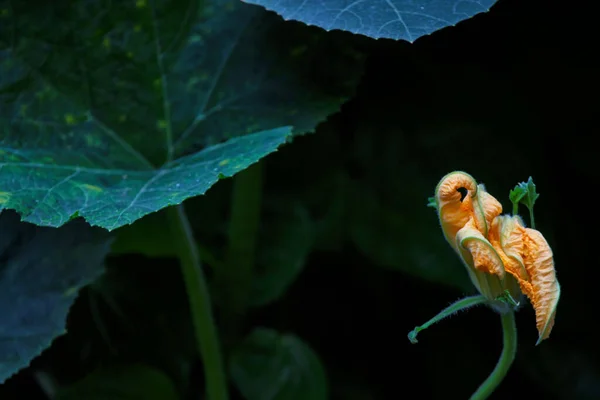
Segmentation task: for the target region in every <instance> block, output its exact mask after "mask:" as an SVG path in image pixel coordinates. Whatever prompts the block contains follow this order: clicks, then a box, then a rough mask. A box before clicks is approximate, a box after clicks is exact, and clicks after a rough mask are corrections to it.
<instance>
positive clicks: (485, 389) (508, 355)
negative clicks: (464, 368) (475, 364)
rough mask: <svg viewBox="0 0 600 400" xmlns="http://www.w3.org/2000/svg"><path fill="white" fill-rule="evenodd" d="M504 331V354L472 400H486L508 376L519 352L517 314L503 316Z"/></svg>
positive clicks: (511, 313)
mask: <svg viewBox="0 0 600 400" xmlns="http://www.w3.org/2000/svg"><path fill="white" fill-rule="evenodd" d="M501 319H502V331H503V334H504V344H503V348H502V354H500V359H499V360H498V363H497V364H496V368H494V370H493V371H492V373H491V374H490V376H488V378H487V379H486V380H485V381H484V382H483V383H482V384H481V386H479V388H478V389H477V391H476V392H475V393H474V394H473V396H471V399H470V400H485V399H487V398H488V397H489V396H490V395H491V394H492V393H493V392H494V390H496V388H497V387H498V385H499V384H500V382H502V380H503V379H504V377H505V376H506V373H507V372H508V370H509V369H510V366H511V365H512V363H513V361H514V359H515V354H516V352H517V325H516V323H515V313H514V312H512V311H510V312H507V313H506V314H502V316H501Z"/></svg>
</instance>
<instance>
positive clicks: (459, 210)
mask: <svg viewBox="0 0 600 400" xmlns="http://www.w3.org/2000/svg"><path fill="white" fill-rule="evenodd" d="M459 189H465V190H466V191H467V196H465V197H464V199H463V200H462V201H461V198H462V193H461V192H460V191H459ZM476 192H477V182H475V179H473V177H472V176H471V175H469V174H466V173H464V172H460V171H459V172H451V173H449V174H448V175H446V176H444V177H443V178H442V179H441V180H440V183H438V185H437V187H436V189H435V197H436V202H437V205H438V215H439V217H440V224H441V225H442V230H443V231H444V236H445V237H446V240H447V241H448V242H449V243H450V245H451V246H452V247H453V248H454V250H456V251H457V252H458V251H459V249H458V248H457V247H456V233H457V232H458V231H459V230H460V229H461V228H462V227H464V226H465V225H466V224H467V222H468V221H469V219H470V218H471V217H472V215H473V204H472V198H471V197H472V196H473V195H474V194H475V193H476Z"/></svg>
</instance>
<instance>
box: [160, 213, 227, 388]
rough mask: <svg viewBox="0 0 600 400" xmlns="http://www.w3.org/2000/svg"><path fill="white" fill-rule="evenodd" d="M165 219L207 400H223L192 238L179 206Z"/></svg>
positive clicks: (213, 328) (218, 352)
mask: <svg viewBox="0 0 600 400" xmlns="http://www.w3.org/2000/svg"><path fill="white" fill-rule="evenodd" d="M167 215H168V219H169V224H170V227H171V233H172V235H173V240H174V242H175V244H176V246H177V253H178V255H179V262H180V265H181V272H182V275H183V280H184V282H185V287H186V291H187V296H188V301H189V306H190V313H191V318H192V323H193V326H194V333H195V338H196V346H197V351H198V352H199V353H200V357H201V358H202V362H203V365H204V374H205V378H206V391H207V395H208V399H209V400H227V399H228V398H229V395H228V388H227V380H226V379H225V373H224V369H223V361H222V358H221V346H220V344H219V337H218V335H217V329H216V326H215V323H214V320H213V316H212V310H211V303H210V295H209V293H208V288H207V285H206V282H205V279H204V274H203V273H202V268H201V265H200V258H199V256H198V248H197V247H196V242H195V240H194V235H193V233H192V229H191V227H190V223H189V221H188V219H187V216H186V214H185V210H184V208H183V205H182V204H180V205H177V206H173V207H169V208H168V209H167Z"/></svg>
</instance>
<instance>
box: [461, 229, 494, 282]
mask: <svg viewBox="0 0 600 400" xmlns="http://www.w3.org/2000/svg"><path fill="white" fill-rule="evenodd" d="M456 242H457V245H458V247H459V248H460V249H461V250H462V251H461V253H462V255H463V259H464V260H465V262H466V263H467V264H468V265H469V266H470V267H472V268H475V269H476V270H478V271H483V272H486V273H488V274H493V275H496V276H497V277H498V278H500V279H504V273H505V270H504V264H503V262H502V258H501V257H500V255H499V254H498V252H497V251H496V249H494V247H493V246H492V244H491V243H490V242H489V241H488V240H487V239H486V238H485V237H484V236H483V235H482V234H481V232H480V231H479V230H478V229H477V228H476V227H475V221H474V219H471V220H469V222H468V223H467V224H466V225H465V227H464V228H462V229H461V230H460V231H458V234H457V235H456ZM464 250H467V252H466V253H465V251H464Z"/></svg>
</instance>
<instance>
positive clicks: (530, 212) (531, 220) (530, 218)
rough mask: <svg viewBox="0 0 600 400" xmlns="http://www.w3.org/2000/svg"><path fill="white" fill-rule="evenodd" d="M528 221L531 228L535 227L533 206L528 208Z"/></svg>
mask: <svg viewBox="0 0 600 400" xmlns="http://www.w3.org/2000/svg"><path fill="white" fill-rule="evenodd" d="M529 222H530V223H531V229H535V219H533V207H531V208H530V209H529Z"/></svg>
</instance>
